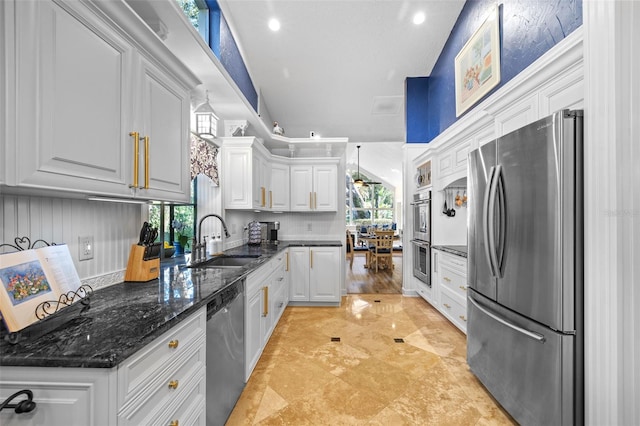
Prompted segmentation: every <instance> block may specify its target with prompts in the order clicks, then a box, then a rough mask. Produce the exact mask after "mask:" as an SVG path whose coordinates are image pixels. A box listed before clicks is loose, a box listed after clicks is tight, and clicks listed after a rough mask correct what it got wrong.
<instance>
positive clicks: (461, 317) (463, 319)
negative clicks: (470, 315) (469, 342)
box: [458, 315, 467, 322]
mask: <svg viewBox="0 0 640 426" xmlns="http://www.w3.org/2000/svg"><path fill="white" fill-rule="evenodd" d="M458 318H460V319H461V320H462V321H464V322H467V318H465V316H464V315H460V316H459V317H458Z"/></svg>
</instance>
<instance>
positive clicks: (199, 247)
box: [191, 213, 231, 263]
mask: <svg viewBox="0 0 640 426" xmlns="http://www.w3.org/2000/svg"><path fill="white" fill-rule="evenodd" d="M211 216H213V217H217V218H218V219H220V222H221V223H222V229H224V236H225V237H227V238H229V237H230V236H231V234H229V231H228V230H227V224H226V223H224V219H222V217H220V216H218V215H217V214H215V213H210V214H207V215H204V216H202V218H200V221H199V222H198V239H197V240H196V241H195V244H194V245H193V250H192V252H195V253H194V254H195V259H191V263H198V262H201V261H203V260H205V259H206V247H207V242H206V241H205V242H202V241H201V240H202V222H204V220H205V219H206V218H208V217H211ZM201 251H202V252H205V253H202V252H201ZM194 254H192V256H193V255H194Z"/></svg>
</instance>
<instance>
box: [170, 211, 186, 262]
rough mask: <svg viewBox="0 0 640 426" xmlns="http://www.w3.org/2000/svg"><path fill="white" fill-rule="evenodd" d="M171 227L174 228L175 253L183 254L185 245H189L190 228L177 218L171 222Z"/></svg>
mask: <svg viewBox="0 0 640 426" xmlns="http://www.w3.org/2000/svg"><path fill="white" fill-rule="evenodd" d="M171 227H172V228H173V229H174V234H173V235H174V241H173V245H174V246H175V249H176V251H175V254H184V252H185V250H186V248H187V246H188V245H189V235H190V233H191V232H190V229H189V227H188V226H186V225H185V224H184V223H182V222H180V221H179V220H177V219H174V220H173V221H172V222H171Z"/></svg>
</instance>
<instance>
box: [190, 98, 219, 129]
mask: <svg viewBox="0 0 640 426" xmlns="http://www.w3.org/2000/svg"><path fill="white" fill-rule="evenodd" d="M194 114H195V116H196V133H197V134H198V136H200V137H201V138H204V139H215V137H216V134H217V130H218V116H217V115H216V113H215V111H214V110H213V107H212V106H211V104H210V103H209V91H208V90H207V100H206V101H205V102H204V103H203V104H202V105H200V106H199V107H198V108H196V110H195V111H194Z"/></svg>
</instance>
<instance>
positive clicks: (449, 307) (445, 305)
mask: <svg viewBox="0 0 640 426" xmlns="http://www.w3.org/2000/svg"><path fill="white" fill-rule="evenodd" d="M443 305H444V307H445V308H447V309H451V306H449V305H447V304H446V303H443Z"/></svg>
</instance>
